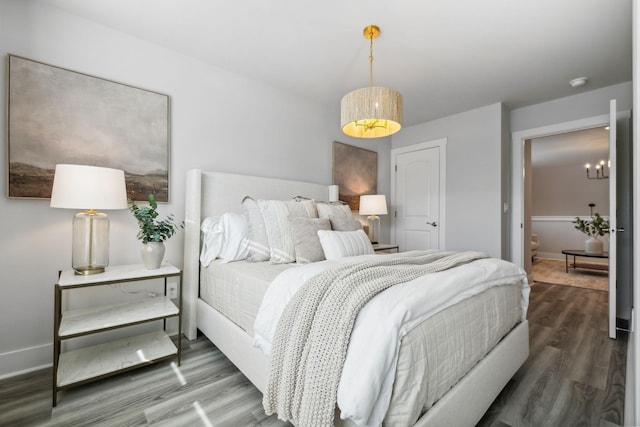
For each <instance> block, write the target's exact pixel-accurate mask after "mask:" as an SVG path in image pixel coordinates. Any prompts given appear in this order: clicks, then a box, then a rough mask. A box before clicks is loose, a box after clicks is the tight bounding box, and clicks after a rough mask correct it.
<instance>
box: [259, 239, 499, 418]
mask: <svg viewBox="0 0 640 427" xmlns="http://www.w3.org/2000/svg"><path fill="white" fill-rule="evenodd" d="M486 257H487V256H486V255H485V254H483V253H481V252H442V251H413V252H403V253H399V254H391V255H384V256H380V257H377V258H376V259H375V260H371V261H365V262H362V263H355V264H354V263H349V264H344V265H340V266H338V267H336V268H333V269H329V270H327V271H324V272H322V273H320V274H318V275H316V276H315V277H313V278H312V279H310V280H309V281H308V282H307V283H306V284H305V285H304V286H303V287H302V288H301V289H300V290H299V291H298V292H296V294H295V295H294V296H293V297H292V299H291V301H290V302H289V304H288V305H287V307H286V308H285V310H284V312H283V313H282V316H281V318H280V320H279V321H278V326H277V328H276V332H275V335H274V338H273V342H272V348H271V366H270V371H269V382H268V384H267V390H266V393H265V395H264V397H263V402H262V403H263V406H264V409H265V412H266V413H267V414H268V415H271V414H273V413H277V414H278V418H280V419H281V420H284V421H292V422H293V423H294V424H295V425H296V426H297V427H321V426H332V425H333V421H334V413H335V407H336V399H337V390H338V384H339V381H340V375H341V373H342V368H343V365H344V361H345V358H346V354H347V346H348V344H349V338H350V336H351V331H352V329H353V325H354V322H355V319H356V316H357V315H358V313H359V311H360V309H361V308H362V307H363V306H364V305H365V304H366V303H367V302H368V301H369V300H370V299H371V298H373V297H374V296H375V295H376V294H378V293H379V292H382V291H383V290H385V289H387V288H389V287H391V286H393V285H396V284H399V283H404V282H408V281H410V280H413V279H416V278H418V277H420V276H422V275H425V274H428V273H435V272H438V271H443V270H446V269H449V268H452V267H455V266H458V265H461V264H465V263H468V262H471V261H473V260H476V259H480V258H486Z"/></svg>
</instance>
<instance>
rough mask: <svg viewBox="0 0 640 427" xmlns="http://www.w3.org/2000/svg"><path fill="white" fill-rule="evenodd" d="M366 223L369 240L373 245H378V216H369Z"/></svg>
mask: <svg viewBox="0 0 640 427" xmlns="http://www.w3.org/2000/svg"><path fill="white" fill-rule="evenodd" d="M367 223H368V224H369V240H371V243H373V244H374V245H375V244H376V243H378V234H379V233H380V217H379V216H378V215H369V216H368V217H367Z"/></svg>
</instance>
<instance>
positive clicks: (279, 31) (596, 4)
mask: <svg viewBox="0 0 640 427" xmlns="http://www.w3.org/2000/svg"><path fill="white" fill-rule="evenodd" d="M38 1H40V2H42V3H48V4H51V5H53V6H56V7H59V8H61V9H63V10H66V11H68V12H70V13H73V14H76V15H79V16H81V17H85V18H87V19H90V20H93V21H96V22H98V23H101V24H104V25H105V26H108V27H111V28H114V29H116V30H119V31H122V32H124V33H128V34H131V35H133V36H136V37H139V38H141V39H145V40H148V41H151V42H153V43H157V44H160V45H163V46H166V47H168V48H170V49H173V50H176V51H179V52H182V53H184V54H186V55H190V56H192V57H196V58H200V59H201V60H203V61H206V62H208V63H210V64H212V65H214V66H216V67H220V68H223V69H226V70H228V71H231V72H234V73H238V74H241V75H244V76H246V77H249V78H252V79H255V80H259V81H262V82H265V83H267V84H269V85H271V86H274V87H277V88H281V89H284V90H286V91H290V92H293V93H296V94H298V95H300V96H303V97H306V98H310V99H312V100H315V101H317V102H320V103H322V104H325V105H327V106H337V105H339V102H340V99H341V98H342V96H343V95H344V94H345V93H347V92H349V91H351V90H353V89H356V88H359V87H363V86H367V85H368V84H369V63H368V54H369V43H368V41H367V40H366V39H364V38H363V36H362V30H363V28H364V27H365V26H367V25H369V24H375V25H378V26H379V27H380V28H381V35H380V37H379V38H378V39H376V40H375V41H374V46H373V54H374V76H373V80H374V85H375V86H387V87H391V88H393V89H396V90H398V91H400V93H402V95H403V99H404V125H405V126H410V125H414V124H417V123H422V122H425V121H429V120H432V119H435V118H438V117H444V116H447V115H450V114H454V113H458V112H462V111H466V110H469V109H473V108H477V107H481V106H484V105H488V104H491V103H495V102H500V101H502V102H504V103H505V104H506V105H507V106H508V107H510V108H517V107H521V106H525V105H531V104H536V103H539V102H543V101H547V100H550V99H556V98H560V97H564V96H569V95H573V94H576V93H579V92H582V91H588V90H593V89H596V88H599V87H604V86H609V85H612V84H615V83H620V82H625V81H630V80H631V0H615V1H612V0H560V1H559V0H483V1H478V0H457V1H451V0H404V1H395V2H394V1H390V0H323V1H313V2H311V1H300V0H298V1H295V0H269V1H264V0H240V1H238V0H109V1H105V0H38ZM581 76H585V77H588V78H589V82H588V83H587V84H586V85H585V86H582V87H580V88H572V87H571V86H570V85H569V83H568V82H569V81H570V80H571V79H573V78H575V77H581Z"/></svg>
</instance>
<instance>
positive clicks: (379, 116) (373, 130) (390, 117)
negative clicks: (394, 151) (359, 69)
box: [340, 87, 402, 138]
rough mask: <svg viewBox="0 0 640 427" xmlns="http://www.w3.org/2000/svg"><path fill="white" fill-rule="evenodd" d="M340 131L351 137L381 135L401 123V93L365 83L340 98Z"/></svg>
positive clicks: (393, 130)
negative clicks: (364, 85)
mask: <svg viewBox="0 0 640 427" xmlns="http://www.w3.org/2000/svg"><path fill="white" fill-rule="evenodd" d="M340 124H341V128H342V132H343V133H344V134H346V135H349V136H353V137H354V138H381V137H384V136H389V135H393V134H394V133H396V132H398V131H399V130H400V128H401V127H402V95H400V92H398V91H396V90H394V89H389V88H386V87H364V88H360V89H356V90H354V91H351V92H349V93H348V94H346V95H345V96H344V97H343V98H342V101H341V102H340Z"/></svg>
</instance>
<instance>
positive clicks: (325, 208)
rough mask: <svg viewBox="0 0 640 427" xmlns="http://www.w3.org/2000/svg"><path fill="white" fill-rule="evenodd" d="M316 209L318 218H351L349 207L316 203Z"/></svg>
mask: <svg viewBox="0 0 640 427" xmlns="http://www.w3.org/2000/svg"><path fill="white" fill-rule="evenodd" d="M316 208H317V209H318V217H320V218H329V217H330V216H332V215H333V216H343V217H346V218H353V215H352V214H351V208H350V207H349V205H343V204H334V203H324V202H318V203H316Z"/></svg>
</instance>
